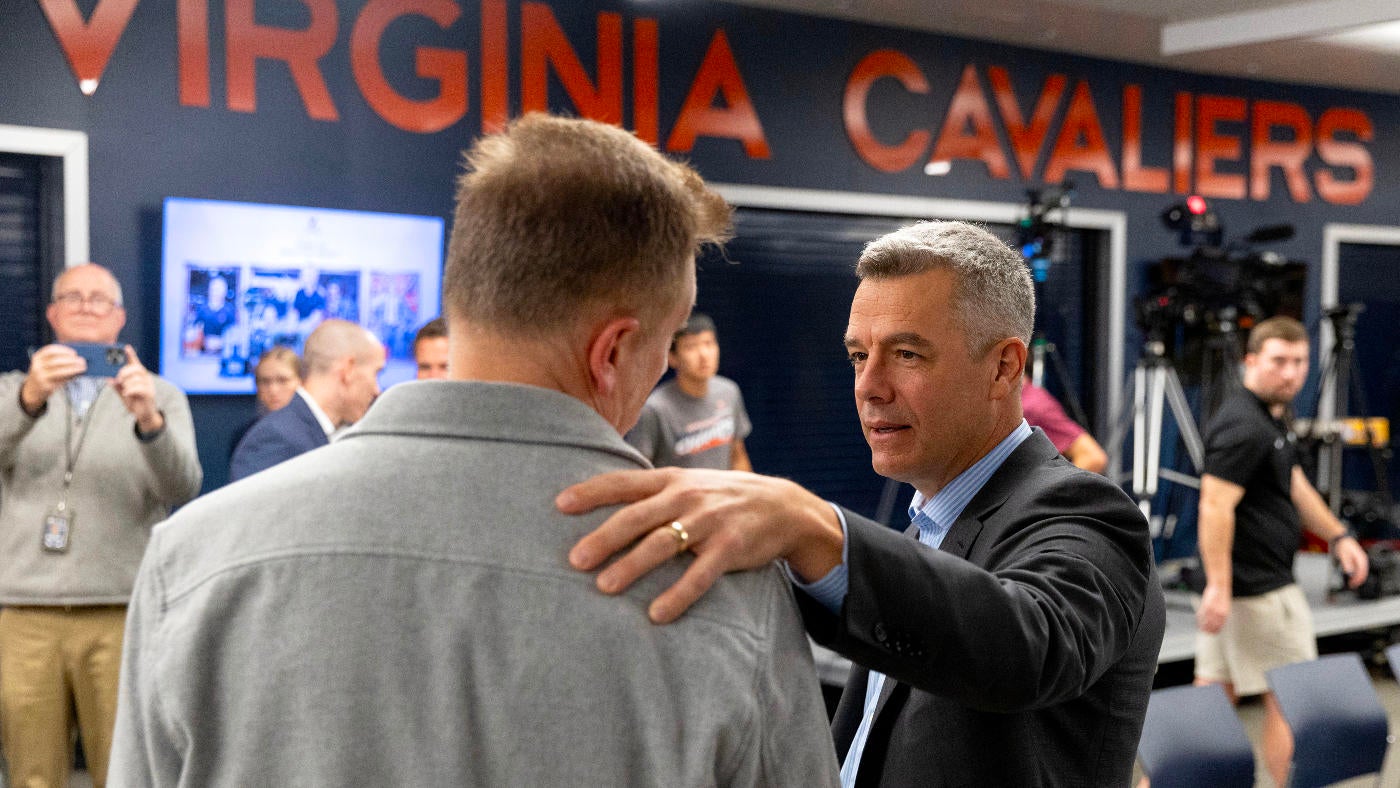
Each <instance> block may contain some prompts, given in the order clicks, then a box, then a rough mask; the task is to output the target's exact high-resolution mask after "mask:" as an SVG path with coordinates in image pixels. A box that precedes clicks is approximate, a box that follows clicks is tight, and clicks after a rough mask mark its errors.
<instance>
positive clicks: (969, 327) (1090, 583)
mask: <svg viewBox="0 0 1400 788" xmlns="http://www.w3.org/2000/svg"><path fill="white" fill-rule="evenodd" d="M856 273H857V275H858V276H859V277H860V280H861V281H860V285H859V287H858V288H857V290H856V295H855V297H854V300H853V301H852V304H851V314H850V321H849V323H848V327H847V330H846V336H845V345H846V351H847V354H848V356H849V358H850V362H851V365H852V367H853V368H854V370H855V400H856V407H857V410H858V413H859V416H860V423H861V428H862V430H863V431H864V433H865V437H866V441H867V442H868V443H869V445H870V452H871V462H872V465H873V466H874V468H875V470H876V471H877V472H879V473H880V474H882V475H884V476H887V477H889V478H892V479H898V480H900V481H905V482H908V483H910V484H912V485H913V486H914V487H915V489H916V490H917V492H916V493H915V495H914V498H913V501H912V502H911V504H910V506H909V512H910V517H911V519H912V521H913V523H912V525H911V526H910V527H909V529H908V530H907V531H906V532H905V534H904V535H903V536H901V535H900V534H898V533H896V532H894V531H891V530H890V529H888V528H885V527H884V526H882V525H880V524H878V523H875V522H872V521H869V520H866V519H865V518H863V517H860V516H858V515H856V514H855V513H853V512H850V511H847V510H845V509H842V508H840V507H838V506H836V505H834V504H828V503H827V502H825V501H823V500H821V499H820V498H818V497H817V496H815V495H813V494H812V493H810V492H808V491H806V490H804V489H803V488H801V487H800V486H798V485H797V484H795V483H792V482H790V481H786V480H782V479H772V478H768V477H763V476H756V475H754V474H743V473H733V472H728V471H701V470H683V469H670V468H668V469H662V470H656V471H644V472H627V473H613V474H608V475H605V476H600V477H598V478H596V479H593V480H590V481H588V482H586V483H584V484H581V485H577V486H575V487H572V488H569V489H566V490H564V491H563V492H562V493H561V495H560V496H559V499H558V504H559V506H560V508H561V509H562V510H564V511H566V512H582V511H587V510H589V509H591V508H592V507H594V506H599V505H603V504H609V503H619V502H628V501H636V503H632V504H631V505H630V506H627V507H625V508H623V509H621V510H619V511H618V512H616V513H615V514H613V515H612V516H611V517H609V519H608V520H607V521H606V522H605V523H604V524H603V525H602V526H600V527H599V528H598V529H596V530H595V531H594V532H593V533H592V534H590V535H589V536H588V537H586V538H585V539H583V540H581V541H580V542H579V543H578V544H577V545H576V546H575V547H574V549H573V550H572V551H571V553H570V560H571V562H572V563H573V564H574V566H575V567H577V568H579V569H586V570H592V569H594V568H596V567H598V566H600V565H601V564H602V563H603V562H604V561H605V559H606V558H607V557H608V556H610V555H612V554H615V553H619V552H622V553H623V554H622V556H621V557H620V558H619V559H618V560H617V561H616V562H614V563H612V564H611V565H610V566H608V567H607V568H606V569H604V570H603V571H601V572H600V573H599V575H598V577H597V579H596V584H597V586H598V588H599V589H600V590H602V591H604V592H606V593H618V592H620V591H622V590H623V589H625V588H627V587H628V586H629V585H630V584H631V583H632V582H633V581H634V580H635V579H637V578H639V577H641V576H642V575H643V574H645V573H646V572H647V571H648V570H649V569H650V568H651V567H652V566H654V565H656V564H657V563H658V560H659V558H660V556H661V554H662V553H663V552H665V549H666V548H667V543H666V540H664V539H662V538H661V536H653V535H651V533H652V532H653V529H654V528H655V524H656V523H658V522H672V521H676V522H680V523H682V524H684V526H685V528H686V529H687V531H688V533H689V535H690V540H689V544H688V545H687V547H688V548H689V549H690V550H691V551H692V552H694V553H695V554H696V556H697V557H696V560H695V562H694V563H693V564H692V565H691V566H690V568H689V570H688V571H687V572H686V575H685V576H684V577H682V578H681V579H680V580H679V581H677V582H676V583H674V584H672V585H671V586H670V587H669V588H668V590H667V591H666V592H664V593H663V594H661V595H660V596H659V597H657V598H656V599H655V600H654V601H653V603H652V606H651V611H650V612H651V616H652V618H653V620H655V621H657V622H659V623H660V622H668V621H672V620H675V619H676V618H677V617H678V616H680V614H681V613H682V612H683V611H684V610H685V609H686V608H687V607H688V606H689V605H690V604H692V603H693V602H694V601H695V600H696V599H697V598H699V597H700V596H701V595H702V594H703V593H705V589H706V588H707V587H708V585H709V583H711V582H712V581H713V580H714V579H715V578H716V577H719V576H721V575H722V574H723V573H725V572H727V571H732V570H734V569H737V568H742V567H749V566H759V565H762V564H764V563H766V562H768V561H771V560H773V559H775V558H778V559H783V560H784V561H785V562H786V565H787V568H788V570H789V572H790V574H791V577H792V579H793V581H794V583H795V585H796V586H797V588H798V589H800V591H801V593H799V595H798V602H799V604H800V605H801V607H802V609H803V616H804V619H805V622H806V626H807V630H808V632H809V633H810V634H811V635H812V636H813V637H814V638H815V639H816V640H817V641H818V642H820V643H822V644H824V645H827V646H829V647H831V648H833V649H835V650H836V651H838V652H840V653H842V654H844V655H846V656H847V657H849V658H851V660H852V661H853V662H854V663H855V664H856V668H855V669H854V670H853V672H852V674H851V677H850V680H849V682H848V683H847V685H846V692H845V695H844V696H843V697H842V699H841V703H840V706H839V707H838V709H837V711H836V716H835V719H834V721H833V735H834V736H835V739H836V749H837V752H838V755H839V756H840V758H841V759H842V768H841V780H842V784H843V785H845V786H866V785H869V786H910V785H919V786H963V785H1015V786H1051V785H1076V786H1114V785H1125V784H1127V783H1128V782H1129V781H1130V779H1131V774H1132V766H1133V760H1134V751H1135V749H1136V746H1137V740H1138V736H1139V734H1140V732H1141V728H1142V720H1143V715H1144V713H1145V711H1146V707H1147V699H1148V695H1149V694H1150V692H1151V689H1152V676H1153V673H1154V671H1155V668H1156V662H1157V653H1158V650H1159V648H1160V645H1161V640H1162V632H1163V628H1164V612H1163V602H1162V592H1161V589H1160V588H1159V587H1158V584H1157V578H1156V574H1155V572H1154V568H1153V555H1152V547H1151V543H1150V540H1149V538H1148V529H1147V523H1146V522H1145V520H1144V518H1143V516H1142V514H1141V512H1139V511H1138V509H1137V508H1136V507H1135V506H1134V504H1133V502H1132V500H1131V499H1129V498H1128V497H1127V496H1126V495H1125V494H1124V493H1123V492H1122V490H1120V489H1119V488H1118V487H1117V486H1116V485H1114V484H1113V483H1112V482H1110V481H1108V480H1107V479H1105V478H1103V477H1101V476H1098V475H1095V474H1093V473H1089V472H1087V471H1084V470H1081V469H1078V468H1075V467H1074V466H1073V465H1071V464H1070V463H1069V462H1068V461H1066V460H1065V459H1063V458H1062V457H1060V455H1059V453H1058V452H1057V451H1056V450H1055V447H1054V445H1052V444H1051V443H1050V441H1049V440H1048V439H1046V437H1045V435H1044V433H1042V432H1040V431H1038V430H1032V429H1031V428H1030V427H1029V426H1027V424H1026V422H1025V420H1024V418H1023V417H1022V413H1021V385H1022V379H1023V372H1024V367H1025V360H1026V346H1027V342H1028V340H1029V338H1030V333H1031V323H1032V318H1033V316H1034V313H1035V299H1034V294H1033V289H1032V286H1031V279H1030V276H1029V274H1028V272H1027V270H1026V266H1025V263H1024V262H1023V261H1022V260H1021V258H1020V256H1019V255H1017V254H1016V253H1015V252H1014V251H1012V250H1011V249H1009V248H1008V247H1007V246H1006V245H1005V244H1004V243H1002V242H1001V241H999V240H998V239H996V238H995V237H994V236H992V235H991V234H989V233H987V232H986V231H984V230H981V229H979V228H976V227H973V226H971V225H968V224H964V223H959V222H922V223H919V224H916V225H913V226H911V227H906V228H904V229H901V230H899V231H896V232H894V233H891V234H890V235H887V236H885V237H883V238H880V239H878V240H876V241H874V242H872V243H870V244H869V245H868V246H867V247H866V249H865V251H864V252H863V253H862V255H861V258H860V261H859V264H858V265H857V268H856ZM682 620H683V619H682Z"/></svg>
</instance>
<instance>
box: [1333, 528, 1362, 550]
mask: <svg viewBox="0 0 1400 788" xmlns="http://www.w3.org/2000/svg"><path fill="white" fill-rule="evenodd" d="M1348 538H1350V539H1355V538H1356V534H1354V533H1352V532H1351V531H1343V532H1341V533H1340V534H1338V535H1336V536H1334V537H1332V538H1331V539H1328V540H1327V552H1329V553H1335V552H1337V543H1338V542H1340V541H1342V540H1343V539H1348Z"/></svg>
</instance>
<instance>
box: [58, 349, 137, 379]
mask: <svg viewBox="0 0 1400 788" xmlns="http://www.w3.org/2000/svg"><path fill="white" fill-rule="evenodd" d="M68 347H71V348H73V350H74V351H76V352H77V354H78V355H80V356H82V357H83V360H85V361H87V372H84V373H83V374H84V375H92V376H93V377H98V378H114V377H116V376H117V370H119V369H121V368H122V367H124V366H126V347H125V346H124V345H102V344H98V343H96V342H72V343H69V344H68Z"/></svg>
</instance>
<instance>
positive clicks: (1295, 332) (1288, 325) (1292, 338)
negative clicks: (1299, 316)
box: [1244, 315, 1308, 353]
mask: <svg viewBox="0 0 1400 788" xmlns="http://www.w3.org/2000/svg"><path fill="white" fill-rule="evenodd" d="M1270 339H1282V340H1283V341H1284V342H1290V343H1291V342H1307V341H1308V330H1307V329H1306V328H1304V327H1303V324H1302V323H1300V322H1298V321H1297V320H1295V319H1293V318H1291V317H1287V316H1285V315H1279V316H1277V317H1271V318H1269V319H1268V320H1261V321H1260V322H1259V323H1258V324H1256V325H1255V326H1254V328H1252V329H1250V330H1249V340H1248V341H1246V342H1245V346H1244V352H1246V353H1258V352H1259V351H1260V350H1262V349H1263V347H1264V343H1265V342H1268V341H1269V340H1270Z"/></svg>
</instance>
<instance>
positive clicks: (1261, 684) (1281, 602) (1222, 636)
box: [1192, 584, 1317, 697]
mask: <svg viewBox="0 0 1400 788" xmlns="http://www.w3.org/2000/svg"><path fill="white" fill-rule="evenodd" d="M1200 602H1201V598H1200V597H1199V596H1196V597H1194V598H1193V599H1192V604H1193V605H1194V606H1195V607H1197V608H1199V607H1200ZM1310 659H1317V636H1316V635H1315V634H1314V633H1313V620H1312V610H1310V609H1309V608H1308V600H1307V599H1306V598H1305V597H1304V596H1303V590H1302V589H1301V588H1299V587H1298V586H1297V585H1296V584H1289V585H1286V586H1284V587H1283V588H1279V589H1275V590H1273V591H1270V592H1268V593H1266V594H1260V595H1259V596H1247V597H1236V598H1235V599H1233V600H1232V601H1231V602H1230V616H1229V618H1226V619H1225V626H1223V627H1221V629H1220V631H1219V632H1218V633H1216V634H1214V635H1210V634H1206V633H1205V632H1202V631H1200V630H1196V678H1199V679H1205V680H1207V681H1217V682H1221V683H1225V684H1232V685H1234V689H1235V694H1236V695H1239V696H1241V697H1243V696H1247V695H1259V694H1261V693H1265V692H1268V691H1269V682H1268V680H1267V679H1266V678H1265V675H1264V674H1265V673H1267V672H1268V671H1270V670H1272V669H1274V668H1277V667H1281V666H1283V665H1291V664H1293V663H1294V662H1306V661H1308V660H1310Z"/></svg>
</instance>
